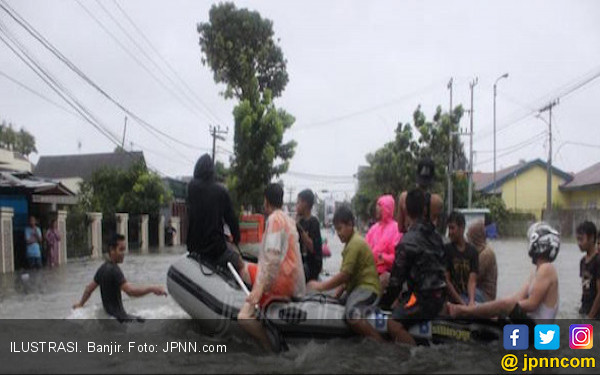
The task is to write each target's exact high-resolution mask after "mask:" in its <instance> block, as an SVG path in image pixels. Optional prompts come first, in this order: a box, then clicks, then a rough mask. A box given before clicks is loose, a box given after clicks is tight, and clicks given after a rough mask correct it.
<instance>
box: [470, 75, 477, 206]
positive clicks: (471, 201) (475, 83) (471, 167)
mask: <svg viewBox="0 0 600 375" xmlns="http://www.w3.org/2000/svg"><path fill="white" fill-rule="evenodd" d="M477 82H479V78H477V77H475V79H474V80H473V81H471V83H469V88H470V89H471V110H470V112H471V130H470V132H469V133H470V134H469V205H468V207H469V208H471V207H472V206H473V115H474V112H473V88H474V87H475V85H477Z"/></svg>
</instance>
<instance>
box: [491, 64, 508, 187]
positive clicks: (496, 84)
mask: <svg viewBox="0 0 600 375" xmlns="http://www.w3.org/2000/svg"><path fill="white" fill-rule="evenodd" d="M502 78H508V73H504V74H503V75H501V76H500V77H498V79H496V82H494V190H493V193H494V194H495V193H496V96H497V86H498V81H500V80H501V79H502Z"/></svg>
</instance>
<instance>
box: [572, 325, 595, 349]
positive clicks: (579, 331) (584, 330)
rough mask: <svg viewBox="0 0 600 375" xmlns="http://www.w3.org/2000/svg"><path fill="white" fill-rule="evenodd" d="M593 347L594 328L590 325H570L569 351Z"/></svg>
mask: <svg viewBox="0 0 600 375" xmlns="http://www.w3.org/2000/svg"><path fill="white" fill-rule="evenodd" d="M593 346H594V327H592V325H591V324H571V326H570V327H569V347H571V349H591V348H592V347H593Z"/></svg>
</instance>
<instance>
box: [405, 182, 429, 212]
mask: <svg viewBox="0 0 600 375" xmlns="http://www.w3.org/2000/svg"><path fill="white" fill-rule="evenodd" d="M424 212H425V194H424V193H423V190H421V189H413V190H411V191H409V192H408V193H407V194H406V214H407V215H408V217H410V218H411V219H419V218H421V217H423V213H424Z"/></svg>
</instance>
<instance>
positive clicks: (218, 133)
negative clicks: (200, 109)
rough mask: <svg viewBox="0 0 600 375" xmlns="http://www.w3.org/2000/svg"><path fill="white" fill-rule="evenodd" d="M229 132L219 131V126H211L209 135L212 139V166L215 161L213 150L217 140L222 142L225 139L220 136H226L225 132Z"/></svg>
mask: <svg viewBox="0 0 600 375" xmlns="http://www.w3.org/2000/svg"><path fill="white" fill-rule="evenodd" d="M228 131H229V128H227V129H225V130H221V126H220V125H217V126H216V127H214V126H211V127H210V135H211V137H212V139H213V145H212V160H213V164H216V161H215V149H216V147H217V139H219V140H220V141H224V140H225V137H223V136H222V135H221V134H227V132H228Z"/></svg>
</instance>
